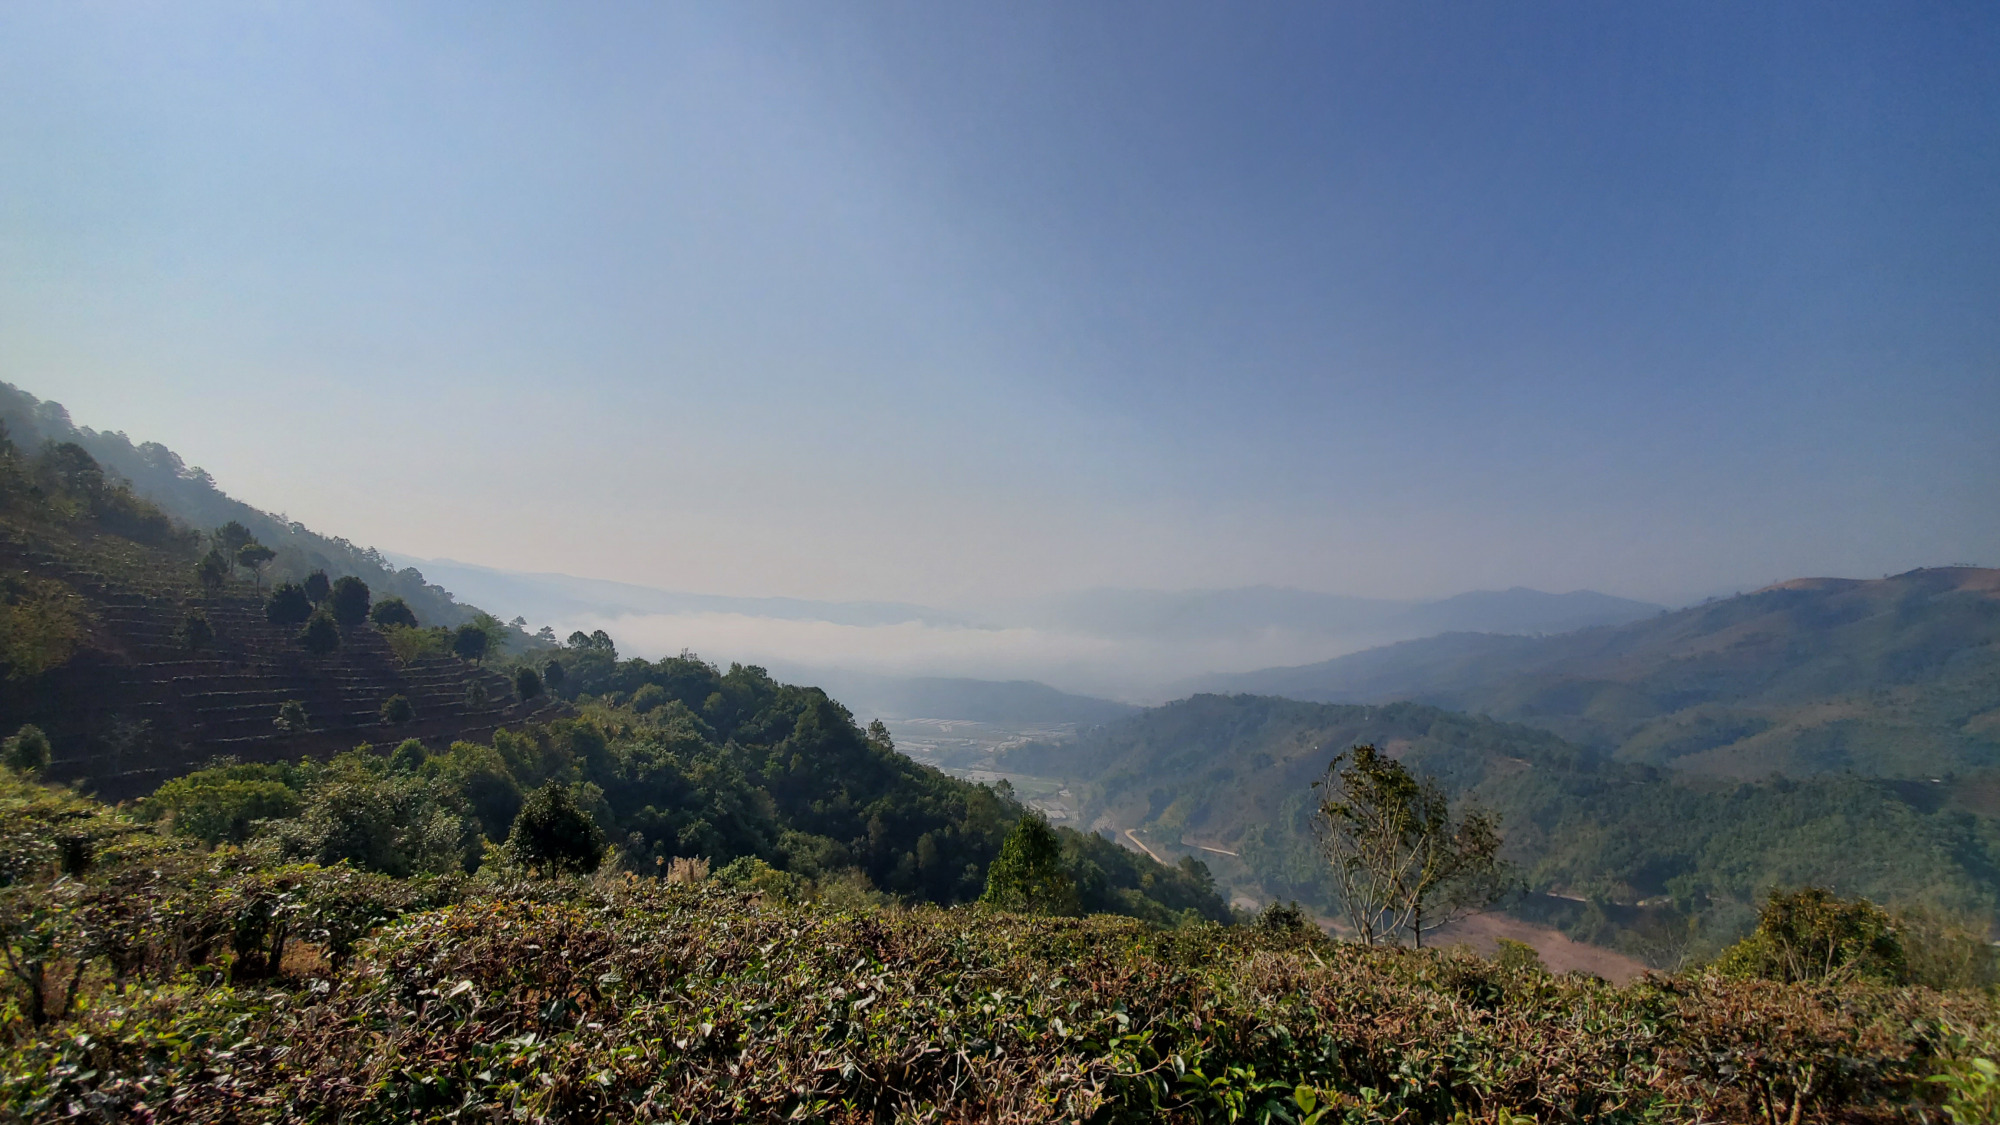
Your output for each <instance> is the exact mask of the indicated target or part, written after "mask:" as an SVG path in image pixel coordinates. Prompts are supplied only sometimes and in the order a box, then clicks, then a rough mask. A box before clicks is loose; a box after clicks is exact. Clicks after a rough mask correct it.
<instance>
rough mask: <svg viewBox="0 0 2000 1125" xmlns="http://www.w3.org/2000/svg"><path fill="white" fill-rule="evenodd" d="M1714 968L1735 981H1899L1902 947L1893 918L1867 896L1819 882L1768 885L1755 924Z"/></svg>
mask: <svg viewBox="0 0 2000 1125" xmlns="http://www.w3.org/2000/svg"><path fill="white" fill-rule="evenodd" d="M1715 967H1716V969H1717V971H1719V972H1721V973H1722V974H1723V975H1724V976H1727V977H1732V978H1735V979H1738V980H1746V979H1755V978H1761V979H1764V980H1775V981H1785V982H1797V981H1814V980H1828V979H1844V978H1860V979H1863V980H1873V981H1880V982H1883V983H1885V984H1896V983H1901V982H1902V980H1903V979H1904V976H1905V975H1906V971H1907V970H1906V965H1905V962H1904V956H1903V946H1902V943H1901V941H1899V940H1898V938H1897V936H1896V929H1895V925H1894V923H1893V922H1892V921H1891V920H1890V918H1889V915H1888V914H1887V913H1885V912H1884V911H1883V910H1882V908H1881V907H1879V906H1876V905H1875V904H1874V903H1872V902H1869V901H1868V900H1867V899H1863V898H1857V899H1843V898H1841V897H1839V896H1838V895H1835V894H1834V893H1833V892H1832V891H1829V890H1827V889H1826V888H1824V887H1803V888H1801V889H1799V890H1796V891H1779V890H1773V891H1772V892H1771V894H1770V897H1769V898H1768V899H1766V900H1765V902H1764V908H1763V909H1762V910H1761V911H1760V912H1759V913H1758V915H1757V929H1756V930H1755V931H1754V932H1752V933H1751V934H1750V936H1749V937H1746V938H1744V939H1743V940H1742V941H1739V942H1737V943H1736V944H1735V945H1733V946H1730V947H1729V948H1728V949H1726V950H1724V951H1723V952H1722V956H1720V957H1718V958H1717V959H1716V965H1715Z"/></svg>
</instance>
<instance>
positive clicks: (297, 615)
mask: <svg viewBox="0 0 2000 1125" xmlns="http://www.w3.org/2000/svg"><path fill="white" fill-rule="evenodd" d="M312 615H313V606H312V601H311V599H309V598H307V597H306V592H305V589H304V588H303V587H301V586H300V585H299V584H298V583H296V582H280V583H278V585H277V586H276V587H275V588H274V589H272V591H271V596H270V597H269V598H267V599H265V601H264V620H266V621H269V622H270V623H271V624H273V625H303V624H305V623H306V620H307V619H308V618H310V617H311V616H312Z"/></svg>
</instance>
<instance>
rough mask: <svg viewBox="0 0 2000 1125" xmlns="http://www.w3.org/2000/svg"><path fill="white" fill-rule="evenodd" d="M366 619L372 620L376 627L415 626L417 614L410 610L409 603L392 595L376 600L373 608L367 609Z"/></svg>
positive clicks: (407, 627) (411, 627)
mask: <svg viewBox="0 0 2000 1125" xmlns="http://www.w3.org/2000/svg"><path fill="white" fill-rule="evenodd" d="M368 620H370V621H373V622H374V623H375V627H376V628H377V629H388V628H392V627H397V626H400V627H402V628H406V629H414V628H416V627H417V615H416V614H415V613H414V612H412V611H411V609H410V603H408V602H406V601H404V600H403V599H401V598H399V597H395V596H393V595H392V596H390V597H386V598H383V599H382V600H381V601H379V602H376V603H375V608H374V609H371V610H369V611H368Z"/></svg>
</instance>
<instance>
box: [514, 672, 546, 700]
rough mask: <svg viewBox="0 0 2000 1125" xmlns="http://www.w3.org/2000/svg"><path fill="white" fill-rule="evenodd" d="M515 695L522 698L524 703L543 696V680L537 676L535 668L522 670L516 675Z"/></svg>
mask: <svg viewBox="0 0 2000 1125" xmlns="http://www.w3.org/2000/svg"><path fill="white" fill-rule="evenodd" d="M514 694H516V695H518V696H520V697H521V702H523V703H526V702H527V701H529V700H530V699H534V698H537V697H538V696H540V695H541V694H542V678H541V677H540V676H538V675H536V674H535V670H534V669H533V668H523V669H521V670H520V671H519V672H516V673H514Z"/></svg>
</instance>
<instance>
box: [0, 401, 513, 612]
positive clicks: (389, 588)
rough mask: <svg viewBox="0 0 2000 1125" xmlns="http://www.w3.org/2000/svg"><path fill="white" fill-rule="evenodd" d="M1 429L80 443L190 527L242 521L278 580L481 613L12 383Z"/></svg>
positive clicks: (37, 440) (28, 445)
mask: <svg viewBox="0 0 2000 1125" xmlns="http://www.w3.org/2000/svg"><path fill="white" fill-rule="evenodd" d="M0 424H4V425H5V426H6V427H7V432H8V434H9V435H11V437H12V439H13V442H14V444H15V445H16V446H17V447H19V448H20V450H21V451H22V452H23V453H24V454H27V455H30V456H32V455H34V454H36V453H38V452H40V451H41V450H42V449H43V448H44V447H45V446H48V445H51V444H59V443H63V442H73V443H75V444H76V445H78V446H79V447H81V448H82V449H83V450H85V451H86V452H88V453H89V454H90V455H91V457H92V458H93V459H95V460H96V461H97V463H98V464H100V465H102V466H103V467H104V468H105V469H107V470H109V471H110V472H111V473H112V474H113V475H114V476H115V477H119V478H122V479H123V480H124V481H125V482H126V483H128V484H129V485H130V486H131V488H132V491H133V492H134V493H135V494H137V495H138V496H139V497H141V498H142V499H144V500H147V501H149V502H150V503H152V504H154V505H156V506H157V507H158V508H159V509H160V510H161V511H163V512H165V513H166V514H167V515H168V516H169V517H171V518H173V519H175V520H177V521H179V522H180V523H182V524H185V525H186V526H188V527H193V528H201V529H204V530H205V529H208V528H213V527H220V526H222V525H223V524H226V523H229V522H230V521H232V520H233V521H235V522H237V523H240V524H242V525H243V526H245V527H247V528H249V529H250V532H251V533H252V534H253V535H255V536H256V537H257V539H258V540H259V541H260V542H262V543H264V544H265V545H266V546H268V547H270V548H272V549H273V550H274V551H276V552H277V557H276V558H274V559H272V560H271V563H270V565H269V567H268V568H267V573H268V574H269V576H270V577H272V578H292V579H299V578H304V577H305V576H306V575H307V574H310V573H311V572H313V571H315V570H323V571H325V572H326V573H327V574H328V576H329V577H333V578H340V577H344V576H348V575H352V576H354V577H357V578H360V579H361V580H362V581H364V582H366V583H368V585H369V586H370V587H371V588H373V589H374V590H376V591H378V592H379V593H382V594H392V595H395V596H396V597H400V598H402V599H403V600H404V601H405V602H406V603H408V604H409V606H410V608H411V609H412V610H413V611H415V613H416V615H417V617H418V619H419V620H421V621H422V622H423V623H424V624H426V625H458V624H462V623H464V622H467V621H470V620H472V619H473V618H474V616H475V615H477V614H478V613H479V610H478V609H477V608H475V607H473V606H468V605H462V604H460V603H459V602H457V601H456V600H454V599H453V598H452V596H451V593H450V592H449V591H447V590H445V589H444V588H443V587H440V586H437V585H435V584H433V583H430V582H427V581H425V580H424V576H423V574H422V573H421V572H420V571H418V570H416V569H415V568H410V567H405V568H403V569H401V570H398V569H396V568H395V567H393V566H391V565H390V564H389V562H388V560H386V559H384V558H383V557H382V555H381V554H380V553H378V552H377V551H376V550H375V549H374V548H372V547H358V546H356V545H355V544H353V543H350V542H348V541H347V540H345V539H341V538H337V537H332V536H326V535H320V534H317V533H315V532H313V531H311V530H309V529H308V528H306V527H305V526H304V525H303V524H299V523H294V522H292V521H290V520H287V519H285V518H283V517H282V516H275V515H272V514H271V513H269V512H265V511H261V510H259V509H257V508H253V507H251V506H250V505H248V504H245V503H243V502H242V501H241V500H237V499H234V498H233V497H231V496H229V495H228V494H227V493H225V492H223V491H222V490H221V489H219V488H217V487H216V484H215V480H214V478H212V477H210V476H209V475H208V474H207V473H205V472H203V471H202V470H201V469H200V468H191V467H189V466H188V465H187V464H186V463H185V462H183V461H182V460H181V458H180V456H179V455H178V454H176V453H175V452H174V451H173V450H171V449H168V448H167V447H166V446H164V445H161V444H159V443H158V442H152V441H148V442H141V443H139V444H137V445H134V444H133V443H132V441H131V439H129V438H127V437H126V436H125V435H124V434H122V433H117V432H107V431H99V430H93V429H91V428H89V427H88V426H79V425H77V424H75V423H74V422H72V421H71V420H70V416H69V411H67V410H65V409H63V405H62V404H61V403H59V402H46V401H43V400H41V399H37V398H36V397H35V396H34V395H31V394H29V393H27V392H26V391H23V390H21V389H20V388H19V387H15V386H13V385H11V384H8V383H0Z"/></svg>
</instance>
